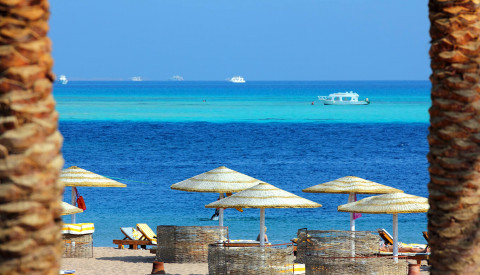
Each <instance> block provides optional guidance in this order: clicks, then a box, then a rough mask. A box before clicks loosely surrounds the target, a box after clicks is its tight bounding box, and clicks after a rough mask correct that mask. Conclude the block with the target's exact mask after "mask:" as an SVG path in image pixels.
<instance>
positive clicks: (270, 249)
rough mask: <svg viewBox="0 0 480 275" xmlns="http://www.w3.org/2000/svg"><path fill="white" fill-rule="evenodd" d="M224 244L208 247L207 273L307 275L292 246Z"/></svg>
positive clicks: (215, 274) (212, 274)
mask: <svg viewBox="0 0 480 275" xmlns="http://www.w3.org/2000/svg"><path fill="white" fill-rule="evenodd" d="M225 244H226V243H225ZM225 244H223V243H215V244H210V245H209V246H208V274H210V275H217V274H218V275H220V274H304V273H305V266H304V265H301V264H298V265H297V264H295V263H294V259H295V257H294V255H293V246H292V244H281V245H270V246H259V243H257V244H256V246H232V245H225ZM302 269H303V270H302ZM294 270H295V273H294ZM300 271H301V273H300Z"/></svg>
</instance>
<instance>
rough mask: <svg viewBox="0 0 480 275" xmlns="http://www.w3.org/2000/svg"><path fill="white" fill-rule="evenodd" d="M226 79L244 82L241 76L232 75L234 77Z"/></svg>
mask: <svg viewBox="0 0 480 275" xmlns="http://www.w3.org/2000/svg"><path fill="white" fill-rule="evenodd" d="M228 81H230V82H232V83H245V79H244V78H243V77H241V76H234V77H232V78H230V79H228Z"/></svg>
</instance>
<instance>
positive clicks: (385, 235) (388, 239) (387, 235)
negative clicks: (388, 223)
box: [377, 228, 393, 245]
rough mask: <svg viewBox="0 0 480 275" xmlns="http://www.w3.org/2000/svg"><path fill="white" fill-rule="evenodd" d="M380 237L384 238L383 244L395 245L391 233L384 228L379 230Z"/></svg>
mask: <svg viewBox="0 0 480 275" xmlns="http://www.w3.org/2000/svg"><path fill="white" fill-rule="evenodd" d="M377 231H378V235H380V238H382V240H383V242H384V243H385V244H386V245H393V237H392V235H390V233H388V232H387V230H385V229H384V228H379V229H377Z"/></svg>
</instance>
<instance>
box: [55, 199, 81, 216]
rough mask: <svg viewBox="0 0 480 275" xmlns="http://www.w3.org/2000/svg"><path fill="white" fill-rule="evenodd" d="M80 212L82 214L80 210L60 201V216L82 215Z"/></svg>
mask: <svg viewBox="0 0 480 275" xmlns="http://www.w3.org/2000/svg"><path fill="white" fill-rule="evenodd" d="M82 212H83V210H82V209H80V208H78V207H76V206H73V205H71V204H69V203H66V202H64V201H62V213H61V214H60V215H62V216H63V215H72V214H76V213H82Z"/></svg>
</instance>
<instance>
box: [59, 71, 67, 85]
mask: <svg viewBox="0 0 480 275" xmlns="http://www.w3.org/2000/svg"><path fill="white" fill-rule="evenodd" d="M58 80H59V81H60V83H62V84H63V85H66V84H67V83H68V79H67V76H65V75H64V74H62V75H60V77H59V78H58Z"/></svg>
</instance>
